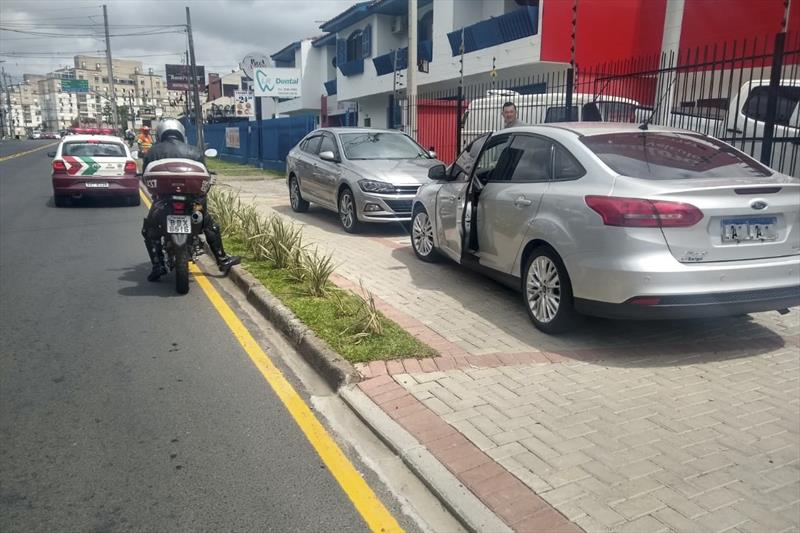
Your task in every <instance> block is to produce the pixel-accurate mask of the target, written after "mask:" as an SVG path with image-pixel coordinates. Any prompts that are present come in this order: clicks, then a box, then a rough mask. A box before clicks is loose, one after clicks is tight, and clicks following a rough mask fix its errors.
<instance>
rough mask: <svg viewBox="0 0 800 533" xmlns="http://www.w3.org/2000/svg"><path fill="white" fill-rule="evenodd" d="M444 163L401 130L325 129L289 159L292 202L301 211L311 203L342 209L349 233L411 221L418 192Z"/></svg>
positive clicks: (303, 142)
mask: <svg viewBox="0 0 800 533" xmlns="http://www.w3.org/2000/svg"><path fill="white" fill-rule="evenodd" d="M438 164H441V162H440V161H438V160H437V159H436V154H435V153H433V152H428V151H426V150H425V149H424V148H422V147H421V146H420V145H419V144H417V143H416V142H415V141H414V140H412V139H411V137H409V136H407V135H405V134H404V133H400V132H398V131H392V130H379V129H372V128H326V129H319V130H315V131H312V132H311V133H309V134H308V135H307V136H306V137H305V138H304V139H303V140H301V141H300V142H299V143H298V144H297V146H295V147H294V148H293V149H292V150H291V151H290V152H289V155H288V156H287V158H286V181H287V185H288V186H289V200H290V201H291V205H292V209H293V210H294V211H297V212H304V211H307V210H308V206H309V202H313V203H315V204H318V205H319V206H321V207H324V208H326V209H330V210H331V211H335V212H337V213H338V214H339V220H340V221H341V223H342V227H343V228H344V230H345V231H347V232H348V233H357V232H358V231H359V230H360V228H361V223H363V222H384V223H385V222H410V221H411V202H412V200H413V199H414V195H415V194H416V193H417V189H418V188H419V186H420V185H421V184H423V183H429V182H430V180H429V179H428V169H429V168H430V167H432V166H434V165H438Z"/></svg>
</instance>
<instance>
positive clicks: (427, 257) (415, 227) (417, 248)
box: [411, 207, 441, 263]
mask: <svg viewBox="0 0 800 533" xmlns="http://www.w3.org/2000/svg"><path fill="white" fill-rule="evenodd" d="M411 248H413V250H414V255H416V256H417V257H418V258H419V259H420V260H422V261H425V262H426V263H434V262H436V261H438V260H439V259H441V256H440V255H439V251H438V250H437V249H436V246H434V244H433V223H432V222H431V219H430V217H428V212H427V211H425V208H424V207H420V208H418V209H417V210H416V211H414V216H413V217H412V219H411Z"/></svg>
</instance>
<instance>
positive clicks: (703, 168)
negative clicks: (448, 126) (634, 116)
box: [411, 123, 800, 333]
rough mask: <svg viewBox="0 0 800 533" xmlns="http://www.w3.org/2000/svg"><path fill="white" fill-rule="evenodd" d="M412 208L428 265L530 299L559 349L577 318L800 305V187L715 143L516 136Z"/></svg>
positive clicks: (609, 126) (502, 137)
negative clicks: (473, 273) (459, 268)
mask: <svg viewBox="0 0 800 533" xmlns="http://www.w3.org/2000/svg"><path fill="white" fill-rule="evenodd" d="M429 176H430V177H431V178H432V179H433V180H434V182H433V183H431V184H430V185H426V186H424V187H422V188H420V190H419V192H418V193H417V197H416V198H415V199H414V206H413V222H412V228H411V242H412V247H413V249H414V252H415V254H416V255H417V257H418V258H419V259H421V260H423V261H433V260H435V259H436V258H439V257H448V258H450V259H452V260H454V261H457V262H459V263H461V264H463V265H466V266H470V267H474V268H476V269H478V270H480V271H482V272H484V273H486V274H488V275H490V276H492V277H495V278H496V279H498V280H499V281H502V282H506V283H507V284H509V285H511V286H513V287H515V288H518V289H519V290H520V291H521V292H522V295H523V301H524V303H525V308H526V309H527V311H528V314H529V316H530V318H531V319H532V321H533V323H534V324H535V325H536V327H538V328H539V329H541V330H543V331H545V332H548V333H558V332H563V331H566V330H569V329H571V328H573V327H574V322H575V319H576V318H577V315H578V314H580V313H583V314H590V315H597V316H604V317H610V318H629V319H649V318H689V317H699V316H723V315H735V314H744V313H750V312H758V311H769V310H778V311H781V312H783V311H784V310H785V309H786V308H788V307H790V306H795V305H798V304H800V179H798V178H794V177H791V176H787V175H784V174H781V173H779V172H776V171H774V170H771V169H769V168H767V167H765V166H764V165H762V164H761V163H759V162H757V161H755V160H754V159H752V158H751V157H749V156H747V155H746V154H744V153H742V152H740V151H738V150H736V149H734V148H733V147H731V146H729V145H727V144H725V143H723V142H721V141H718V140H716V139H714V138H712V137H709V136H706V135H702V134H698V133H693V132H688V131H683V130H677V129H669V128H660V127H655V126H649V127H645V128H644V129H642V128H641V127H637V126H636V125H635V124H614V123H562V124H552V125H539V126H530V127H520V128H509V129H506V130H502V131H499V132H496V133H494V134H491V135H484V136H482V137H479V138H477V139H476V140H475V141H473V142H472V143H471V144H470V146H468V147H467V149H466V150H465V151H464V152H462V154H461V155H460V156H459V158H458V160H457V161H456V162H455V163H454V164H453V165H452V166H451V167H450V168H448V169H445V167H444V166H443V165H439V166H437V167H433V168H432V169H431V171H430V174H429Z"/></svg>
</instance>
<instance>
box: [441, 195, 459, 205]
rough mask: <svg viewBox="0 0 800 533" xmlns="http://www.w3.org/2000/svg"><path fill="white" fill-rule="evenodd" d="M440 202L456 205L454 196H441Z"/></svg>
mask: <svg viewBox="0 0 800 533" xmlns="http://www.w3.org/2000/svg"><path fill="white" fill-rule="evenodd" d="M442 200H444V201H445V202H449V203H451V204H454V203H456V197H455V196H443V197H442Z"/></svg>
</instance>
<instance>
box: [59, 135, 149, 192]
mask: <svg viewBox="0 0 800 533" xmlns="http://www.w3.org/2000/svg"><path fill="white" fill-rule="evenodd" d="M48 156H50V157H52V158H53V173H52V180H53V202H54V203H55V205H56V206H57V207H65V206H66V205H68V204H69V203H70V201H71V200H72V199H77V198H85V197H123V198H125V199H126V200H127V202H128V204H129V205H139V202H140V201H141V200H140V197H139V179H138V178H137V177H136V161H134V159H133V157H131V153H130V151H129V150H128V147H127V146H126V145H125V143H124V142H122V140H121V139H120V138H119V137H113V136H110V135H69V136H67V137H65V138H64V140H62V141H61V143H60V144H59V145H58V149H57V150H56V151H55V152H50V153H48Z"/></svg>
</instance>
